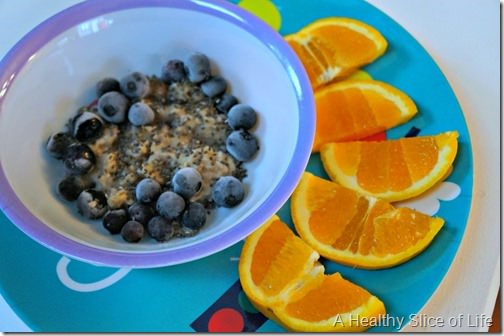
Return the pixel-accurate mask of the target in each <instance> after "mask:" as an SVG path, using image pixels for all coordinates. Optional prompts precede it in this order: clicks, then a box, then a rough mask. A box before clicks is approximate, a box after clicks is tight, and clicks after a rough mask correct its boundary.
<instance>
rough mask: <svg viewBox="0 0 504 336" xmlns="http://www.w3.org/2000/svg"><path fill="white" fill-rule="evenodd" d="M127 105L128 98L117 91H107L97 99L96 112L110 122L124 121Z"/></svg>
mask: <svg viewBox="0 0 504 336" xmlns="http://www.w3.org/2000/svg"><path fill="white" fill-rule="evenodd" d="M128 107H129V100H128V98H126V97H125V96H124V95H123V94H121V93H119V92H115V91H111V92H107V93H105V94H104V95H103V96H101V97H100V99H98V114H99V115H100V117H102V118H103V119H105V120H106V121H108V122H110V123H114V124H119V123H122V122H123V121H125V120H126V113H127V111H128Z"/></svg>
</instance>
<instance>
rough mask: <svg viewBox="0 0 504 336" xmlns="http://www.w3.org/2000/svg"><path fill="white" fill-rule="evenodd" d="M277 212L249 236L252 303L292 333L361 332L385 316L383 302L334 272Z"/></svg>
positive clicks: (242, 267)
mask: <svg viewBox="0 0 504 336" xmlns="http://www.w3.org/2000/svg"><path fill="white" fill-rule="evenodd" d="M318 258H319V254H318V253H317V252H316V251H315V250H314V249H313V248H311V247H310V246H309V245H308V244H306V243H305V242H303V240H301V239H300V238H299V237H298V236H296V235H295V234H294V233H293V232H292V231H291V230H290V229H289V227H288V226H287V225H286V224H285V223H283V222H282V221H281V220H280V219H279V218H278V217H277V216H274V217H272V218H271V219H270V220H269V221H268V222H266V223H265V224H264V225H263V226H262V227H261V228H260V229H258V230H257V231H255V232H254V233H252V234H251V235H250V236H249V237H247V238H246V240H245V244H244V246H243V249H242V253H241V256H240V263H239V273H240V281H241V284H242V288H243V290H244V292H245V294H246V295H247V297H248V298H249V299H250V301H251V302H252V304H253V305H254V306H255V307H256V308H257V309H258V310H259V311H261V312H262V313H263V314H265V315H266V316H268V317H269V318H270V319H272V320H274V321H276V322H277V323H279V324H280V325H282V326H284V327H285V328H286V329H288V330H290V331H308V332H317V331H333V332H334V331H363V330H365V329H367V328H369V327H370V325H369V323H367V324H366V323H360V322H362V321H369V319H371V318H374V319H379V318H380V316H381V315H383V314H385V307H384V305H383V303H382V302H381V301H380V300H379V299H378V298H376V297H375V296H373V295H371V294H370V293H369V292H368V291H366V290H365V289H363V288H362V287H360V286H358V285H356V284H353V283H351V282H350V281H348V280H345V279H343V278H342V277H341V275H340V274H338V273H336V274H333V275H330V276H327V275H324V267H323V266H322V265H321V264H320V263H319V262H318V261H317V260H318Z"/></svg>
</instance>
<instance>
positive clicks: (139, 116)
mask: <svg viewBox="0 0 504 336" xmlns="http://www.w3.org/2000/svg"><path fill="white" fill-rule="evenodd" d="M154 118H155V114H154V111H153V110H152V109H151V108H150V106H149V105H147V104H145V103H143V102H137V103H135V104H133V105H131V107H130V109H129V111H128V120H129V121H130V123H132V124H133V125H135V126H142V125H148V124H150V123H152V122H153V121H154Z"/></svg>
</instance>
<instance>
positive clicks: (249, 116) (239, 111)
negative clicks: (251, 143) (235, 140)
mask: <svg viewBox="0 0 504 336" xmlns="http://www.w3.org/2000/svg"><path fill="white" fill-rule="evenodd" d="M256 122H257V113H256V111H254V109H253V108H252V107H250V106H248V105H246V104H237V105H235V106H233V107H231V109H230V110H229V112H228V124H229V126H231V128H232V129H234V130H238V129H244V130H248V129H251V128H252V127H254V125H255V124H256Z"/></svg>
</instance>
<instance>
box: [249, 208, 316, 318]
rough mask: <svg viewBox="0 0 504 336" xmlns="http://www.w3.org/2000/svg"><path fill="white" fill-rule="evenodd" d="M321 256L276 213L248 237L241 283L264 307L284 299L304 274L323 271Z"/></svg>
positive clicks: (252, 298) (258, 304) (255, 300)
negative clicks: (319, 265)
mask: <svg viewBox="0 0 504 336" xmlns="http://www.w3.org/2000/svg"><path fill="white" fill-rule="evenodd" d="M319 257H320V256H319V254H318V253H317V252H316V251H315V250H313V249H312V248H311V247H310V246H309V245H307V244H306V243H305V242H303V241H302V240H301V238H299V237H298V236H296V235H295V234H294V233H293V232H292V231H291V230H290V229H289V227H288V226H287V225H285V224H284V223H282V222H281V221H280V218H278V217H277V216H274V217H272V218H271V219H270V220H269V221H268V222H266V223H265V224H264V225H263V226H261V227H260V228H259V229H258V230H257V231H255V232H254V233H253V234H252V235H250V236H249V237H247V239H246V240H245V244H244V246H243V249H242V253H241V256H240V264H239V273H240V281H241V284H242V287H243V289H244V290H245V293H246V294H247V296H248V298H249V299H250V301H251V302H252V303H253V304H254V305H255V306H259V307H258V308H260V310H261V311H263V309H264V308H265V307H268V306H271V305H272V304H273V303H274V302H277V301H281V300H285V299H286V298H285V296H286V293H287V292H289V291H291V290H292V289H293V288H295V287H298V286H299V285H300V283H302V282H303V281H305V278H307V277H312V276H313V274H315V273H317V272H319V273H323V268H320V267H315V266H316V265H317V264H318V259H319ZM311 273H313V274H311ZM265 315H267V313H265Z"/></svg>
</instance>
